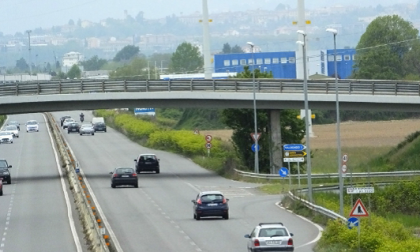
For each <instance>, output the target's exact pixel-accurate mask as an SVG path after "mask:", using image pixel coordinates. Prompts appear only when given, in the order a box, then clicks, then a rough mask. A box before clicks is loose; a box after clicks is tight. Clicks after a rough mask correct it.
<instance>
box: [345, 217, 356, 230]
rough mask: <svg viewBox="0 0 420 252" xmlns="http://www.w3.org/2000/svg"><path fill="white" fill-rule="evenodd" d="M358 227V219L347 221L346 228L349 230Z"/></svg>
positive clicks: (352, 218) (353, 218)
mask: <svg viewBox="0 0 420 252" xmlns="http://www.w3.org/2000/svg"><path fill="white" fill-rule="evenodd" d="M358 226H359V219H358V218H356V217H351V218H349V219H348V220H347V227H348V228H349V229H352V228H354V227H358Z"/></svg>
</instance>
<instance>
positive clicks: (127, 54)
mask: <svg viewBox="0 0 420 252" xmlns="http://www.w3.org/2000/svg"><path fill="white" fill-rule="evenodd" d="M139 51H140V50H139V47H138V46H133V45H128V46H124V48H123V49H121V50H120V51H119V52H118V53H117V55H115V57H114V61H128V60H130V59H132V58H133V57H135V56H137V55H138V54H139Z"/></svg>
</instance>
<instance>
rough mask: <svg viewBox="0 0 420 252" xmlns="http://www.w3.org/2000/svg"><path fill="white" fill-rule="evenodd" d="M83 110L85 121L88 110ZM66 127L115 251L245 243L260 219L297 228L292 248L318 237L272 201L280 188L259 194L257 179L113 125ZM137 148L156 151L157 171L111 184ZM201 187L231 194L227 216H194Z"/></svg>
mask: <svg viewBox="0 0 420 252" xmlns="http://www.w3.org/2000/svg"><path fill="white" fill-rule="evenodd" d="M80 112H81V111H78V112H59V113H58V112H57V113H53V115H54V117H55V119H56V121H57V122H58V123H59V118H60V117H61V116H63V115H66V114H70V115H71V116H73V118H75V119H76V120H79V116H78V114H80ZM83 113H84V114H85V120H86V121H85V122H89V121H90V120H91V113H90V112H88V111H83ZM63 133H65V134H64V136H65V138H66V139H67V141H68V143H69V145H70V148H71V149H72V151H73V152H74V155H75V157H76V159H77V160H78V161H79V163H80V166H81V168H82V172H83V173H84V174H85V175H86V178H87V180H88V182H89V184H90V187H91V188H92V190H93V192H94V195H92V197H94V198H96V200H97V201H98V203H99V206H97V207H98V210H101V211H103V213H104V215H105V216H102V217H105V218H103V219H104V222H105V226H108V228H109V227H111V230H109V229H108V231H109V232H110V234H111V237H113V236H115V238H116V240H114V244H116V246H117V248H120V249H119V251H125V252H130V251H209V252H212V251H232V252H235V251H238V252H239V251H245V250H246V243H247V239H246V238H244V235H245V234H249V233H250V232H251V231H252V229H253V227H254V226H255V225H257V224H258V223H260V222H283V223H284V225H286V226H287V227H288V228H289V230H290V231H291V232H292V233H294V234H295V236H294V241H295V251H299V252H309V251H312V247H313V246H314V245H315V243H314V241H316V240H317V238H318V237H319V230H318V228H317V227H315V226H314V225H313V224H311V223H309V222H307V221H305V220H303V219H302V218H300V217H297V216H295V215H293V214H291V213H289V212H287V211H285V210H283V209H281V208H279V207H278V206H276V205H275V203H276V202H278V201H280V200H281V198H280V196H272V195H271V196H270V195H263V194H261V193H259V191H258V190H256V189H255V187H256V186H257V185H256V184H251V183H244V182H237V181H232V180H228V179H225V178H222V177H220V176H218V175H215V174H214V173H212V172H209V171H207V170H205V169H203V168H201V167H199V166H198V165H196V164H194V163H193V162H192V161H190V160H188V159H186V158H184V157H181V156H179V155H176V154H173V153H167V152H164V151H157V150H151V149H147V148H144V147H142V146H140V145H138V144H137V143H134V142H132V141H130V140H129V139H127V138H126V137H125V136H124V135H122V134H121V133H119V132H117V131H115V130H114V129H112V128H110V127H108V132H107V133H102V132H97V133H96V134H95V136H89V135H84V136H80V135H79V134H67V131H63ZM203 141H204V140H203ZM140 153H155V154H156V155H157V156H158V158H160V162H161V174H152V173H150V174H147V173H146V174H143V173H142V174H139V175H138V176H139V188H133V187H122V188H116V189H112V188H111V186H110V175H109V172H110V171H112V170H113V168H115V167H118V166H120V167H134V159H135V158H136V157H137V156H138V154H140ZM202 190H220V191H222V192H223V193H224V194H225V195H226V196H227V198H229V199H230V201H229V205H230V219H229V220H224V219H218V218H212V219H202V220H200V221H196V220H194V219H193V212H192V203H191V200H192V199H194V198H195V197H196V195H197V193H198V192H199V191H202ZM99 208H100V209H99ZM106 222H108V223H106ZM107 224H108V225H107Z"/></svg>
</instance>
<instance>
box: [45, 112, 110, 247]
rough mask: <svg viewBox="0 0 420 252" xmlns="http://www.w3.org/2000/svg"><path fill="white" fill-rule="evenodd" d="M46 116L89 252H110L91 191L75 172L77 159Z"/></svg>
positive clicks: (53, 122)
mask: <svg viewBox="0 0 420 252" xmlns="http://www.w3.org/2000/svg"><path fill="white" fill-rule="evenodd" d="M45 115H46V117H47V119H48V126H49V127H50V129H51V131H52V133H53V136H54V142H55V144H56V145H57V147H58V150H59V154H60V157H61V159H62V162H63V163H64V168H65V170H66V175H67V178H68V180H69V184H70V188H71V191H72V193H73V197H74V199H75V204H76V208H77V210H78V211H79V216H80V220H81V222H82V225H83V228H84V231H85V234H86V239H87V240H88V243H89V250H90V251H94V252H110V250H109V248H108V246H109V245H110V244H109V243H108V242H107V241H106V240H105V237H106V236H105V233H103V232H101V228H100V226H99V224H98V223H99V222H98V219H99V220H100V216H99V214H98V213H96V210H95V206H94V204H93V202H92V200H91V199H90V192H89V189H87V188H86V186H85V185H84V183H83V178H82V177H81V176H78V175H77V174H76V172H75V168H76V164H75V159H74V158H73V156H72V154H71V152H70V150H69V148H68V147H67V143H66V141H65V140H64V138H63V136H62V135H61V132H60V129H59V127H58V125H57V124H56V123H55V120H54V118H53V117H52V115H51V114H50V113H45ZM103 230H104V229H103Z"/></svg>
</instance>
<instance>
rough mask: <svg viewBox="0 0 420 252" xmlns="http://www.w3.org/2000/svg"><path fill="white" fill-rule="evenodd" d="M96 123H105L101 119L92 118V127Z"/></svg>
mask: <svg viewBox="0 0 420 252" xmlns="http://www.w3.org/2000/svg"><path fill="white" fill-rule="evenodd" d="M98 122H102V123H105V120H104V118H103V117H94V118H92V125H94V124H95V123H98Z"/></svg>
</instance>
